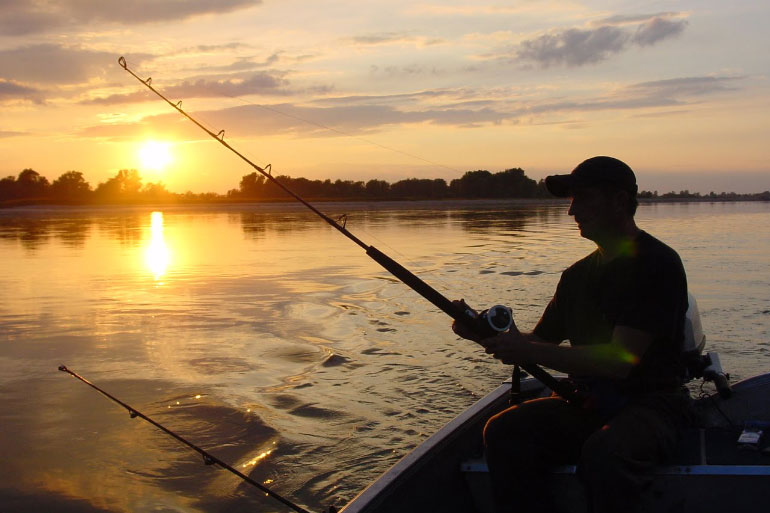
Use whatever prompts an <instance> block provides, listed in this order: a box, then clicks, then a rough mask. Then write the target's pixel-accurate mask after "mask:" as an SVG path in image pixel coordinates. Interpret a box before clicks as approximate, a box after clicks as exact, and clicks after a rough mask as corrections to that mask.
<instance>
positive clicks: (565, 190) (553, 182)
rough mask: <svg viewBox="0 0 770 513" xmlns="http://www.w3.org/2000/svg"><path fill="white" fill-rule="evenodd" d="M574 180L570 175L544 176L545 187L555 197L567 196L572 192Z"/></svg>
mask: <svg viewBox="0 0 770 513" xmlns="http://www.w3.org/2000/svg"><path fill="white" fill-rule="evenodd" d="M574 182H575V177H574V176H572V175H551V176H547V177H546V178H545V188H546V189H548V192H550V193H551V194H553V195H554V196H556V197H557V198H567V197H569V196H570V195H571V194H572V188H573V187H574Z"/></svg>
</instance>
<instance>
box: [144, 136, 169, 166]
mask: <svg viewBox="0 0 770 513" xmlns="http://www.w3.org/2000/svg"><path fill="white" fill-rule="evenodd" d="M172 160H173V159H172V156H171V145H170V144H169V143H167V142H160V141H146V142H144V143H143V144H142V145H141V146H140V147H139V162H140V163H141V165H142V169H145V170H150V171H155V172H156V173H157V172H160V171H163V170H164V169H165V168H166V166H168V165H169V164H170V163H171V161H172Z"/></svg>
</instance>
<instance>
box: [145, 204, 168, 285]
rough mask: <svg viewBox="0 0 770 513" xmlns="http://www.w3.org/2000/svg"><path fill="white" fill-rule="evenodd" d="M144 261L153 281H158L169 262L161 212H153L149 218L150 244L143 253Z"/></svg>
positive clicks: (164, 272)
mask: <svg viewBox="0 0 770 513" xmlns="http://www.w3.org/2000/svg"><path fill="white" fill-rule="evenodd" d="M144 261H145V264H146V265H147V268H148V269H149V270H150V272H151V273H152V275H153V277H154V278H155V281H160V279H161V278H162V277H163V276H164V275H165V274H166V270H167V269H168V265H169V263H170V261H171V251H170V250H169V249H168V246H167V245H166V240H165V239H164V238H163V212H153V213H152V214H151V216H150V242H149V244H148V245H147V250H146V251H145V253H144Z"/></svg>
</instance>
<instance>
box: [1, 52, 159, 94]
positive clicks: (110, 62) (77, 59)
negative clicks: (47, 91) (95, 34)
mask: <svg viewBox="0 0 770 513" xmlns="http://www.w3.org/2000/svg"><path fill="white" fill-rule="evenodd" d="M145 58H146V56H143V55H135V56H134V57H133V60H134V61H136V62H141V61H142V60H143V59H145ZM117 70H118V67H117V64H116V56H115V55H114V54H112V53H108V52H98V51H94V50H86V49H82V48H73V47H62V46H58V45H53V44H38V45H30V46H23V47H20V48H13V49H10V50H2V51H0V78H4V79H6V80H13V81H16V82H21V83H33V84H56V85H70V84H82V83H86V82H88V81H89V80H91V79H93V78H95V77H100V76H105V75H107V74H108V73H110V72H115V71H117Z"/></svg>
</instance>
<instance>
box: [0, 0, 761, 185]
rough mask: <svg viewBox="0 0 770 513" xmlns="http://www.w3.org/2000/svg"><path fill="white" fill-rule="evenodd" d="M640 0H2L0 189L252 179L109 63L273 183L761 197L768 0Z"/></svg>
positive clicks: (240, 165)
mask: <svg viewBox="0 0 770 513" xmlns="http://www.w3.org/2000/svg"><path fill="white" fill-rule="evenodd" d="M54 4H55V5H54ZM641 5H642V4H634V3H622V2H621V3H613V2H603V1H600V0H579V1H564V0H533V1H529V2H503V3H495V2H491V3H484V2H467V1H455V0H450V1H446V2H432V3H431V2H428V3H414V2H412V1H409V0H394V1H391V2H353V1H350V0H343V1H336V2H326V1H319V2H302V3H299V2H297V1H295V0H287V1H284V2H254V1H249V0H231V1H227V2H190V1H180V2H176V3H174V7H173V9H172V8H170V7H169V3H168V2H151V1H149V0H138V1H137V2H133V3H131V8H130V9H129V8H128V7H123V8H118V7H117V5H116V4H114V3H113V2H104V1H96V0H83V1H78V2H74V1H66V2H54V3H51V2H44V1H42V0H30V1H29V2H12V3H11V4H9V5H7V6H3V7H0V30H2V32H0V33H2V34H3V38H2V41H0V109H2V112H3V116H2V120H1V121H0V154H2V155H3V159H2V163H0V173H2V174H1V175H0V176H8V175H14V176H15V175H18V173H19V172H20V171H21V170H23V169H25V168H33V169H35V170H36V171H38V172H39V173H40V174H41V175H43V176H45V177H46V178H47V179H48V180H49V181H50V182H52V181H53V180H55V179H56V178H57V177H58V176H59V175H60V174H61V173H63V172H64V171H66V170H76V171H79V172H82V173H83V175H84V178H85V179H86V180H87V181H88V182H89V183H90V184H91V185H92V186H96V185H97V184H98V183H100V182H104V181H105V180H106V179H108V178H110V177H112V176H114V174H115V172H116V171H118V170H120V169H126V168H131V167H138V168H139V167H140V168H141V169H140V171H141V172H142V173H143V176H145V173H148V172H149V173H150V176H149V177H148V178H150V179H151V180H152V181H158V180H161V179H162V180H161V181H162V182H163V183H164V185H165V186H167V187H168V189H169V190H170V191H172V192H180V193H182V192H185V191H193V192H216V193H220V194H221V193H225V192H227V191H228V190H230V189H232V188H237V187H238V184H239V181H240V179H241V177H242V176H244V175H246V174H248V173H250V172H251V170H250V169H249V168H248V166H245V165H244V164H243V163H242V162H238V161H237V159H234V158H233V157H232V155H228V154H227V151H226V150H225V149H224V148H222V147H221V146H220V145H218V144H217V143H216V142H215V141H212V140H211V138H210V137H209V136H208V135H207V134H206V133H205V132H203V131H201V130H200V129H199V128H197V127H196V126H194V125H193V124H192V123H190V122H189V121H188V120H186V119H184V118H183V117H182V116H181V115H179V113H178V112H175V111H174V109H173V108H171V107H170V106H169V105H167V104H165V103H164V102H163V101H162V100H160V99H159V98H157V97H155V96H153V94H152V93H151V92H149V91H148V90H147V88H146V87H145V86H144V85H142V84H141V83H140V82H139V81H137V80H136V79H135V78H134V77H132V76H131V75H129V74H128V73H126V71H125V70H124V69H123V68H122V67H121V66H120V65H119V64H118V58H119V57H121V56H124V57H125V59H126V60H125V62H126V63H127V65H128V67H129V68H130V69H131V70H133V71H135V72H136V73H137V75H138V76H139V77H140V78H141V80H143V81H144V80H147V79H149V78H151V79H152V81H151V85H152V86H153V87H155V88H157V90H158V91H160V92H162V93H164V94H167V95H168V97H169V101H171V102H172V103H173V104H177V102H179V101H181V102H183V103H182V104H181V106H182V107H183V109H184V110H186V111H187V112H190V113H191V114H194V115H195V116H196V117H197V118H199V119H200V121H201V122H202V123H203V124H204V125H205V126H206V127H207V129H209V130H211V131H212V132H213V133H215V134H216V133H218V132H219V131H220V130H225V131H226V133H227V141H228V142H230V143H233V145H234V146H235V147H237V149H239V150H241V151H243V152H244V153H245V154H246V155H248V156H249V157H252V158H254V159H255V161H257V162H258V163H259V164H260V165H265V164H267V163H270V164H272V169H273V170H274V172H275V173H276V174H279V175H280V174H284V175H289V176H292V177H305V178H308V179H312V180H315V179H322V180H323V179H327V178H329V179H331V180H335V179H342V180H370V179H380V180H387V181H389V182H393V181H396V180H401V179H404V178H429V179H433V178H442V179H445V180H452V179H455V178H459V177H461V176H462V175H463V174H464V173H465V172H467V171H471V170H477V169H484V170H489V171H491V172H498V171H502V170H505V169H509V168H512V167H521V168H522V169H524V170H525V171H526V173H527V175H528V176H529V177H531V178H534V179H536V180H538V179H541V178H543V177H544V176H546V175H547V174H551V173H553V172H564V171H569V170H571V169H572V168H573V167H574V166H575V165H576V164H577V163H578V162H580V161H582V160H583V159H585V158H587V157H589V156H593V155H613V156H616V157H619V158H621V159H623V160H624V161H626V162H628V163H629V164H630V165H631V167H633V168H634V170H636V171H637V174H638V178H639V186H640V188H641V189H646V190H651V191H652V190H660V191H661V192H665V191H670V190H677V191H678V190H682V189H690V190H693V191H700V192H703V193H708V192H709V191H712V190H713V191H717V192H720V191H733V192H761V191H763V190H766V189H770V149H769V148H770V146H769V145H768V144H767V141H766V139H767V134H768V133H770V80H768V78H769V77H768V75H770V68H769V67H768V59H767V58H766V56H765V53H766V52H765V49H766V48H767V47H768V44H770V39H769V38H768V34H769V32H768V31H767V30H765V28H764V27H763V25H762V23H761V20H765V19H767V17H768V14H770V4H768V3H766V2H748V1H737V2H707V3H705V4H704V3H703V2H697V1H694V0H687V1H683V2H676V3H672V4H671V5H669V4H667V3H666V4H653V5H647V4H644V7H642V6H641ZM147 134H153V135H152V138H153V139H152V140H151V141H148V140H147V137H148V136H147ZM171 140H173V141H175V142H174V146H173V147H172V146H171V145H169V143H168V142H167V141H171ZM164 141H166V142H164ZM177 145H178V146H177ZM40 148H45V149H46V151H44V152H41V151H40ZM138 148H142V149H141V156H138V155H137V151H138ZM172 150H173V151H172ZM172 169H173V172H172ZM161 174H162V176H160V175H161ZM145 181H147V180H145Z"/></svg>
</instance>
